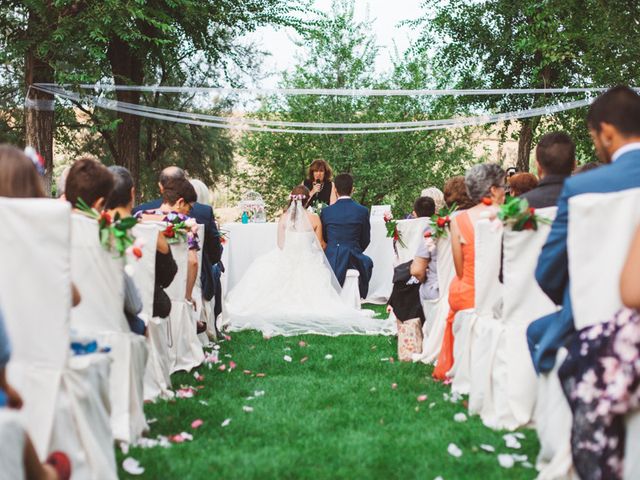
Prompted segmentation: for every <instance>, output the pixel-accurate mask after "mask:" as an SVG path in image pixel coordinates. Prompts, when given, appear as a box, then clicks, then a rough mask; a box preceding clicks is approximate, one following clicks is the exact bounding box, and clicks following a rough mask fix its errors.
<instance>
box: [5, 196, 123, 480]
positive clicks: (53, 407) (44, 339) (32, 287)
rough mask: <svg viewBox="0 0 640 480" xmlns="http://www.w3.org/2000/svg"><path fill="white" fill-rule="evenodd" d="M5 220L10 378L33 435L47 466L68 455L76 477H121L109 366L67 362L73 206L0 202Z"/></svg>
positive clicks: (93, 360)
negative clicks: (58, 454) (59, 454)
mask: <svg viewBox="0 0 640 480" xmlns="http://www.w3.org/2000/svg"><path fill="white" fill-rule="evenodd" d="M0 215H2V218H3V222H4V227H5V228H3V229H1V230H0V244H1V245H2V248H0V264H1V265H2V267H3V268H2V269H0V306H1V308H2V310H3V313H4V318H5V321H6V326H7V331H8V334H9V337H10V338H11V343H12V346H13V353H12V358H11V361H10V363H9V366H8V376H9V381H10V383H12V384H13V386H14V387H15V388H16V389H17V390H18V391H19V392H20V393H21V395H22V397H23V400H24V407H23V409H22V410H21V417H22V419H23V421H24V424H25V426H26V428H27V432H28V433H29V436H30V437H31V439H32V442H33V444H34V446H35V448H36V451H37V452H38V455H39V457H40V458H41V459H44V458H45V457H46V456H47V454H48V453H50V452H51V451H53V450H64V451H66V452H67V453H68V455H69V456H70V458H71V461H72V462H73V464H74V472H75V473H76V475H77V476H78V478H117V471H116V465H115V455H114V451H113V437H112V435H111V426H110V422H109V408H110V407H109V399H108V387H109V383H108V373H109V369H110V359H109V358H108V356H107V355H104V354H93V355H85V356H82V357H69V351H70V348H69V345H70V335H69V311H70V308H71V275H70V256H69V244H70V238H69V233H70V206H69V204H68V203H66V202H60V201H58V200H50V199H7V198H0ZM34 227H35V228H34ZM17 232H20V237H19V238H17V237H16V236H15V235H16V233H17ZM25 319H28V322H25Z"/></svg>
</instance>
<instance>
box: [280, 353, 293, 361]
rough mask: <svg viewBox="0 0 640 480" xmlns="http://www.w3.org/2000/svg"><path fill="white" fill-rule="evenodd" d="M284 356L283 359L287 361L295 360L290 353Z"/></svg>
mask: <svg viewBox="0 0 640 480" xmlns="http://www.w3.org/2000/svg"><path fill="white" fill-rule="evenodd" d="M282 358H283V360H284V361H285V362H291V360H293V359H292V358H291V357H290V356H289V355H285V356H284V357H282Z"/></svg>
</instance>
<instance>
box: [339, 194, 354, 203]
mask: <svg viewBox="0 0 640 480" xmlns="http://www.w3.org/2000/svg"><path fill="white" fill-rule="evenodd" d="M345 198H348V199H351V195H343V196H342V197H338V198H337V199H336V202H337V201H338V200H343V199H345Z"/></svg>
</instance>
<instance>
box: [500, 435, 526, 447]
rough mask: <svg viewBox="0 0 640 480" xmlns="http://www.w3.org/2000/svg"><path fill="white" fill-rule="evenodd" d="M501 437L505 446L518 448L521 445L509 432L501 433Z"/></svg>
mask: <svg viewBox="0 0 640 480" xmlns="http://www.w3.org/2000/svg"><path fill="white" fill-rule="evenodd" d="M502 438H503V439H504V443H505V445H506V446H507V448H515V449H518V448H521V447H522V445H521V444H520V442H519V441H518V439H517V438H516V437H515V435H513V434H511V433H507V434H506V435H503V436H502Z"/></svg>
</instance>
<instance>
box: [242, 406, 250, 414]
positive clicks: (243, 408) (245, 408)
mask: <svg viewBox="0 0 640 480" xmlns="http://www.w3.org/2000/svg"><path fill="white" fill-rule="evenodd" d="M242 410H243V411H245V412H248V413H251V412H253V407H248V406H246V405H244V406H243V407H242Z"/></svg>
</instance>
